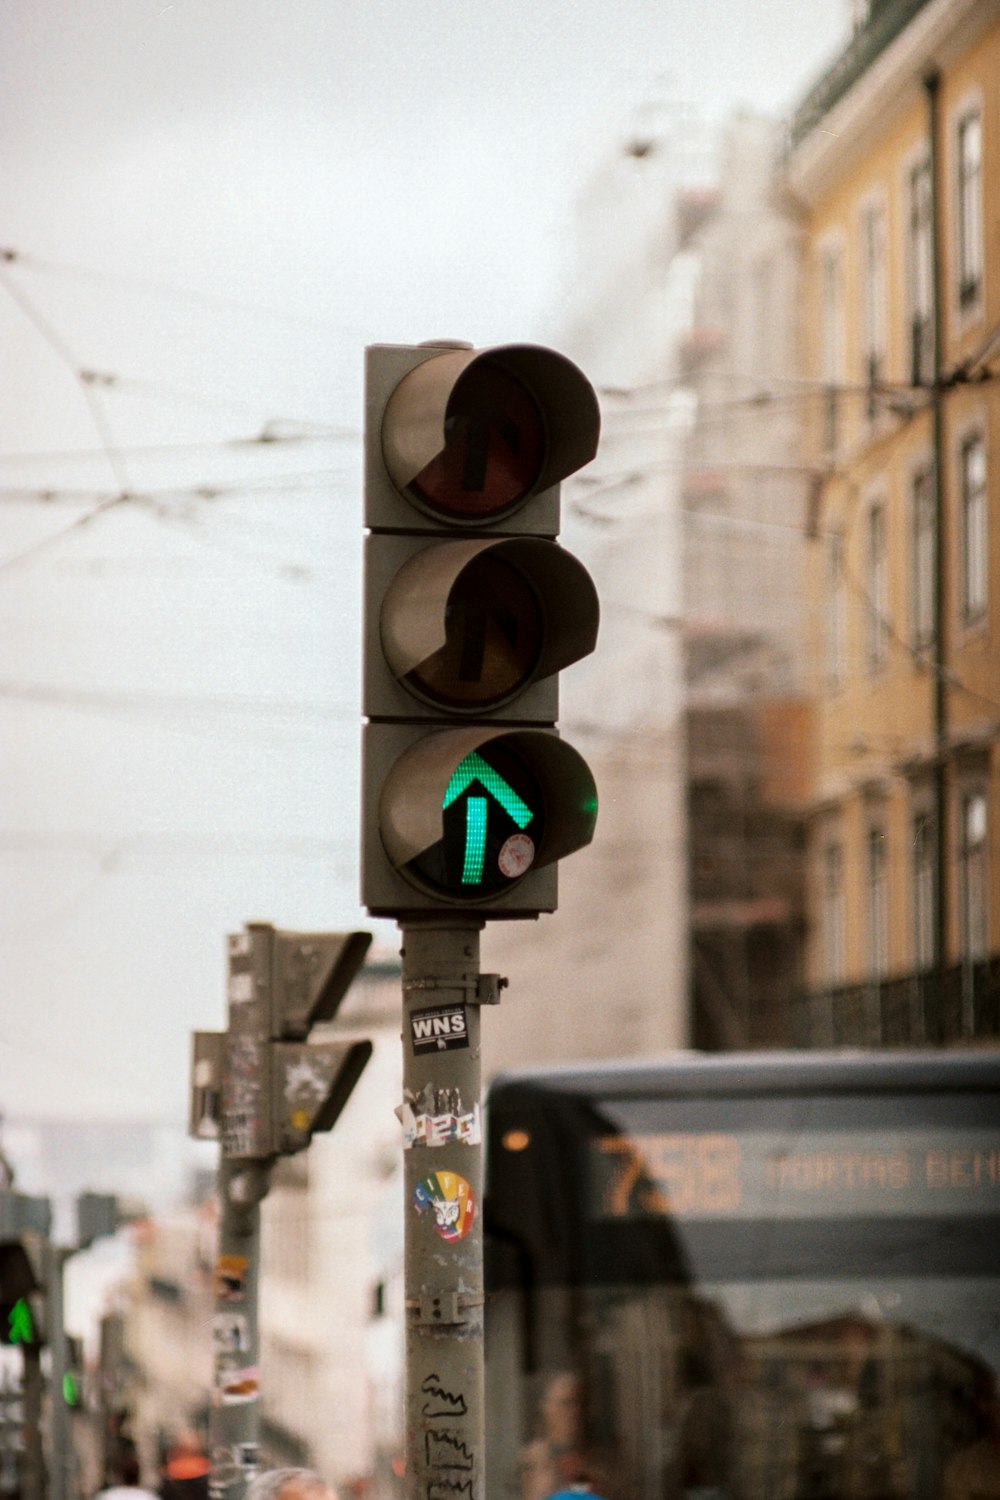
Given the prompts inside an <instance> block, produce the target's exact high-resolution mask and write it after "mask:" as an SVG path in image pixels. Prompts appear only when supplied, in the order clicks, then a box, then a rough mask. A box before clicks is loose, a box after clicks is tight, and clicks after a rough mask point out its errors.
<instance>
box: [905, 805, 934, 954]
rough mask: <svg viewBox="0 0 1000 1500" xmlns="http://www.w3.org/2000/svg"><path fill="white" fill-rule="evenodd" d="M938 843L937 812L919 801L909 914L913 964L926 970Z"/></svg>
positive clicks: (914, 818) (931, 935)
mask: <svg viewBox="0 0 1000 1500" xmlns="http://www.w3.org/2000/svg"><path fill="white" fill-rule="evenodd" d="M936 911H937V845H936V839H935V832H934V815H933V813H932V812H931V811H930V810H929V808H927V807H924V806H920V805H919V804H918V805H917V806H915V807H914V808H913V811H912V813H911V815H910V917H911V928H912V943H913V967H914V969H915V970H916V971H917V972H926V971H927V970H928V969H930V967H931V966H932V964H933V963H934V929H935V924H936V921H937V917H936Z"/></svg>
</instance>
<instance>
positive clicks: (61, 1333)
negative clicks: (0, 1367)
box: [42, 1240, 75, 1500]
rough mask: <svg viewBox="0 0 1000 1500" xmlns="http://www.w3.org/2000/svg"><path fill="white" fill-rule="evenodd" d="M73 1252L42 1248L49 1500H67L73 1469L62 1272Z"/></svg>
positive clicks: (48, 1245) (50, 1243)
mask: <svg viewBox="0 0 1000 1500" xmlns="http://www.w3.org/2000/svg"><path fill="white" fill-rule="evenodd" d="M71 1254H72V1251H70V1250H66V1249H63V1248H62V1247H61V1246H59V1245H56V1244H55V1243H54V1242H53V1241H52V1240H46V1241H45V1244H44V1248H43V1257H44V1275H43V1278H42V1279H43V1281H44V1283H45V1302H46V1314H47V1319H46V1320H47V1322H48V1338H49V1360H50V1365H49V1390H50V1410H49V1436H50V1443H51V1449H52V1458H51V1468H50V1473H49V1500H70V1496H71V1494H72V1486H73V1475H74V1469H75V1454H74V1451H73V1420H72V1413H71V1412H70V1409H69V1406H68V1405H67V1403H66V1392H65V1390H64V1382H65V1379H66V1326H65V1324H66V1319H65V1311H64V1301H63V1272H64V1270H65V1266H66V1262H67V1260H68V1259H69V1257H70V1255H71Z"/></svg>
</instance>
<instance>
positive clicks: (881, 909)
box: [865, 824, 889, 979]
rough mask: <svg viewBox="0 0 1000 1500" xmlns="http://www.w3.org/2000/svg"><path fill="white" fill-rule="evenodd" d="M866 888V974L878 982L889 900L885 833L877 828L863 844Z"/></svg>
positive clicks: (883, 966)
mask: <svg viewBox="0 0 1000 1500" xmlns="http://www.w3.org/2000/svg"><path fill="white" fill-rule="evenodd" d="M865 866H866V874H867V886H868V973H869V974H870V976H871V977H872V979H881V978H882V977H883V976H884V975H885V972H886V970H887V968H888V967H889V899H888V876H887V871H886V858H885V832H884V830H883V829H882V828H881V827H879V826H878V825H877V824H872V826H871V827H870V828H869V829H868V834H867V838H866V840H865Z"/></svg>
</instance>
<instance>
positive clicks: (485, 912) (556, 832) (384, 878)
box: [361, 344, 600, 918]
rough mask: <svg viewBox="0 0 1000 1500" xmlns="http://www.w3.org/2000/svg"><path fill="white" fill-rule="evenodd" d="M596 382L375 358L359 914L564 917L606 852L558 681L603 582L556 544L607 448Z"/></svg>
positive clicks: (418, 350)
mask: <svg viewBox="0 0 1000 1500" xmlns="http://www.w3.org/2000/svg"><path fill="white" fill-rule="evenodd" d="M599 432H600V412H599V408H598V404H597V397H596V395H595V393H594V390H593V387H592V386H591V385H590V382H589V381H588V380H587V379H586V377H585V376H584V375H583V374H582V373H581V371H580V370H579V369H577V367H576V366H575V365H574V364H573V363H572V362H571V361H570V360H568V359H566V358H565V357H564V356H563V355H561V354H557V353H556V352H555V351H554V350H551V349H544V348H541V347H539V346H536V345H530V344H510V345H504V346H501V347H497V348H492V349H483V350H476V349H472V348H469V347H467V346H464V345H462V346H458V345H420V346H418V347H415V348H414V347H410V346H403V345H375V346H373V347H372V348H370V349H369V350H368V359H367V370H366V427H365V525H366V527H367V528H368V536H367V538H366V542H365V617H364V685H363V702H362V711H363V713H364V715H365V717H366V718H367V720H368V722H367V724H366V725H365V728H364V753H363V767H362V783H363V784H362V804H363V815H362V817H363V828H362V876H361V895H362V901H363V902H364V904H365V905H366V906H367V908H368V909H369V911H370V912H371V913H372V914H373V915H377V916H397V917H399V916H403V917H405V916H406V915H408V914H416V913H420V912H428V911H440V910H441V909H442V908H453V909H459V908H461V909H466V910H469V911H470V912H473V913H475V914H477V915H479V916H481V917H491V916H492V917H504V918H506V917H524V916H536V915H537V914H538V913H539V912H542V911H554V910H555V907H556V896H557V890H556V864H557V861H558V860H559V859H561V858H562V857H563V856H564V855H567V854H571V853H573V852H574V850H576V849H579V848H582V847H583V846H584V845H585V844H587V843H589V842H590V839H591V838H592V837H593V831H594V824H595V820H596V815H597V792H596V788H595V785H594V779H593V776H592V775H591V772H590V769H589V767H588V766H587V764H586V762H585V761H584V759H583V757H582V756H581V755H580V754H579V753H578V752H577V751H576V750H575V749H573V747H572V746H571V745H569V744H567V743H566V741H565V740H562V739H560V738H559V735H558V734H557V732H556V729H555V725H556V720H557V718H558V705H559V692H558V673H559V672H560V671H561V670H562V668H563V667H566V666H569V665H571V664H572V663H573V662H575V661H578V660H579V659H580V658H581V657H583V656H586V655H587V654H588V653H589V652H591V651H592V650H593V649H594V646H595V644H596V640H597V628H598V619H599V613H600V611H599V606H598V600H597V592H596V589H595V588H594V584H593V581H592V579H591V578H590V575H589V574H588V572H587V570H586V569H585V568H584V567H583V565H582V564H581V563H580V562H579V561H578V560H577V559H576V558H575V557H573V556H572V555H571V554H570V553H569V552H567V551H565V550H564V549H563V548H562V547H560V546H559V544H558V542H557V541H556V540H555V538H556V536H557V534H558V530H559V485H560V482H561V481H562V480H563V479H565V478H567V477H568V476H569V475H570V474H572V473H574V472H575V471H576V470H577V469H579V468H581V467H582V466H583V465H584V464H586V463H588V462H589V461H590V460H591V459H592V458H593V457H594V454H595V453H596V451H597V442H598V436H599Z"/></svg>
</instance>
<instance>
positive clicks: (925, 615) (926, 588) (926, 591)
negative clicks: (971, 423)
mask: <svg viewBox="0 0 1000 1500" xmlns="http://www.w3.org/2000/svg"><path fill="white" fill-rule="evenodd" d="M908 492H909V512H910V631H911V640H912V644H913V647H914V650H916V651H921V650H926V648H927V647H928V646H932V645H933V644H934V637H935V634H936V628H935V626H936V621H935V591H936V586H935V574H936V568H935V539H936V532H937V506H936V495H935V476H934V461H933V459H932V458H930V457H925V458H923V459H921V461H920V462H919V463H916V464H914V465H913V467H912V468H911V470H910V473H909V477H908Z"/></svg>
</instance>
